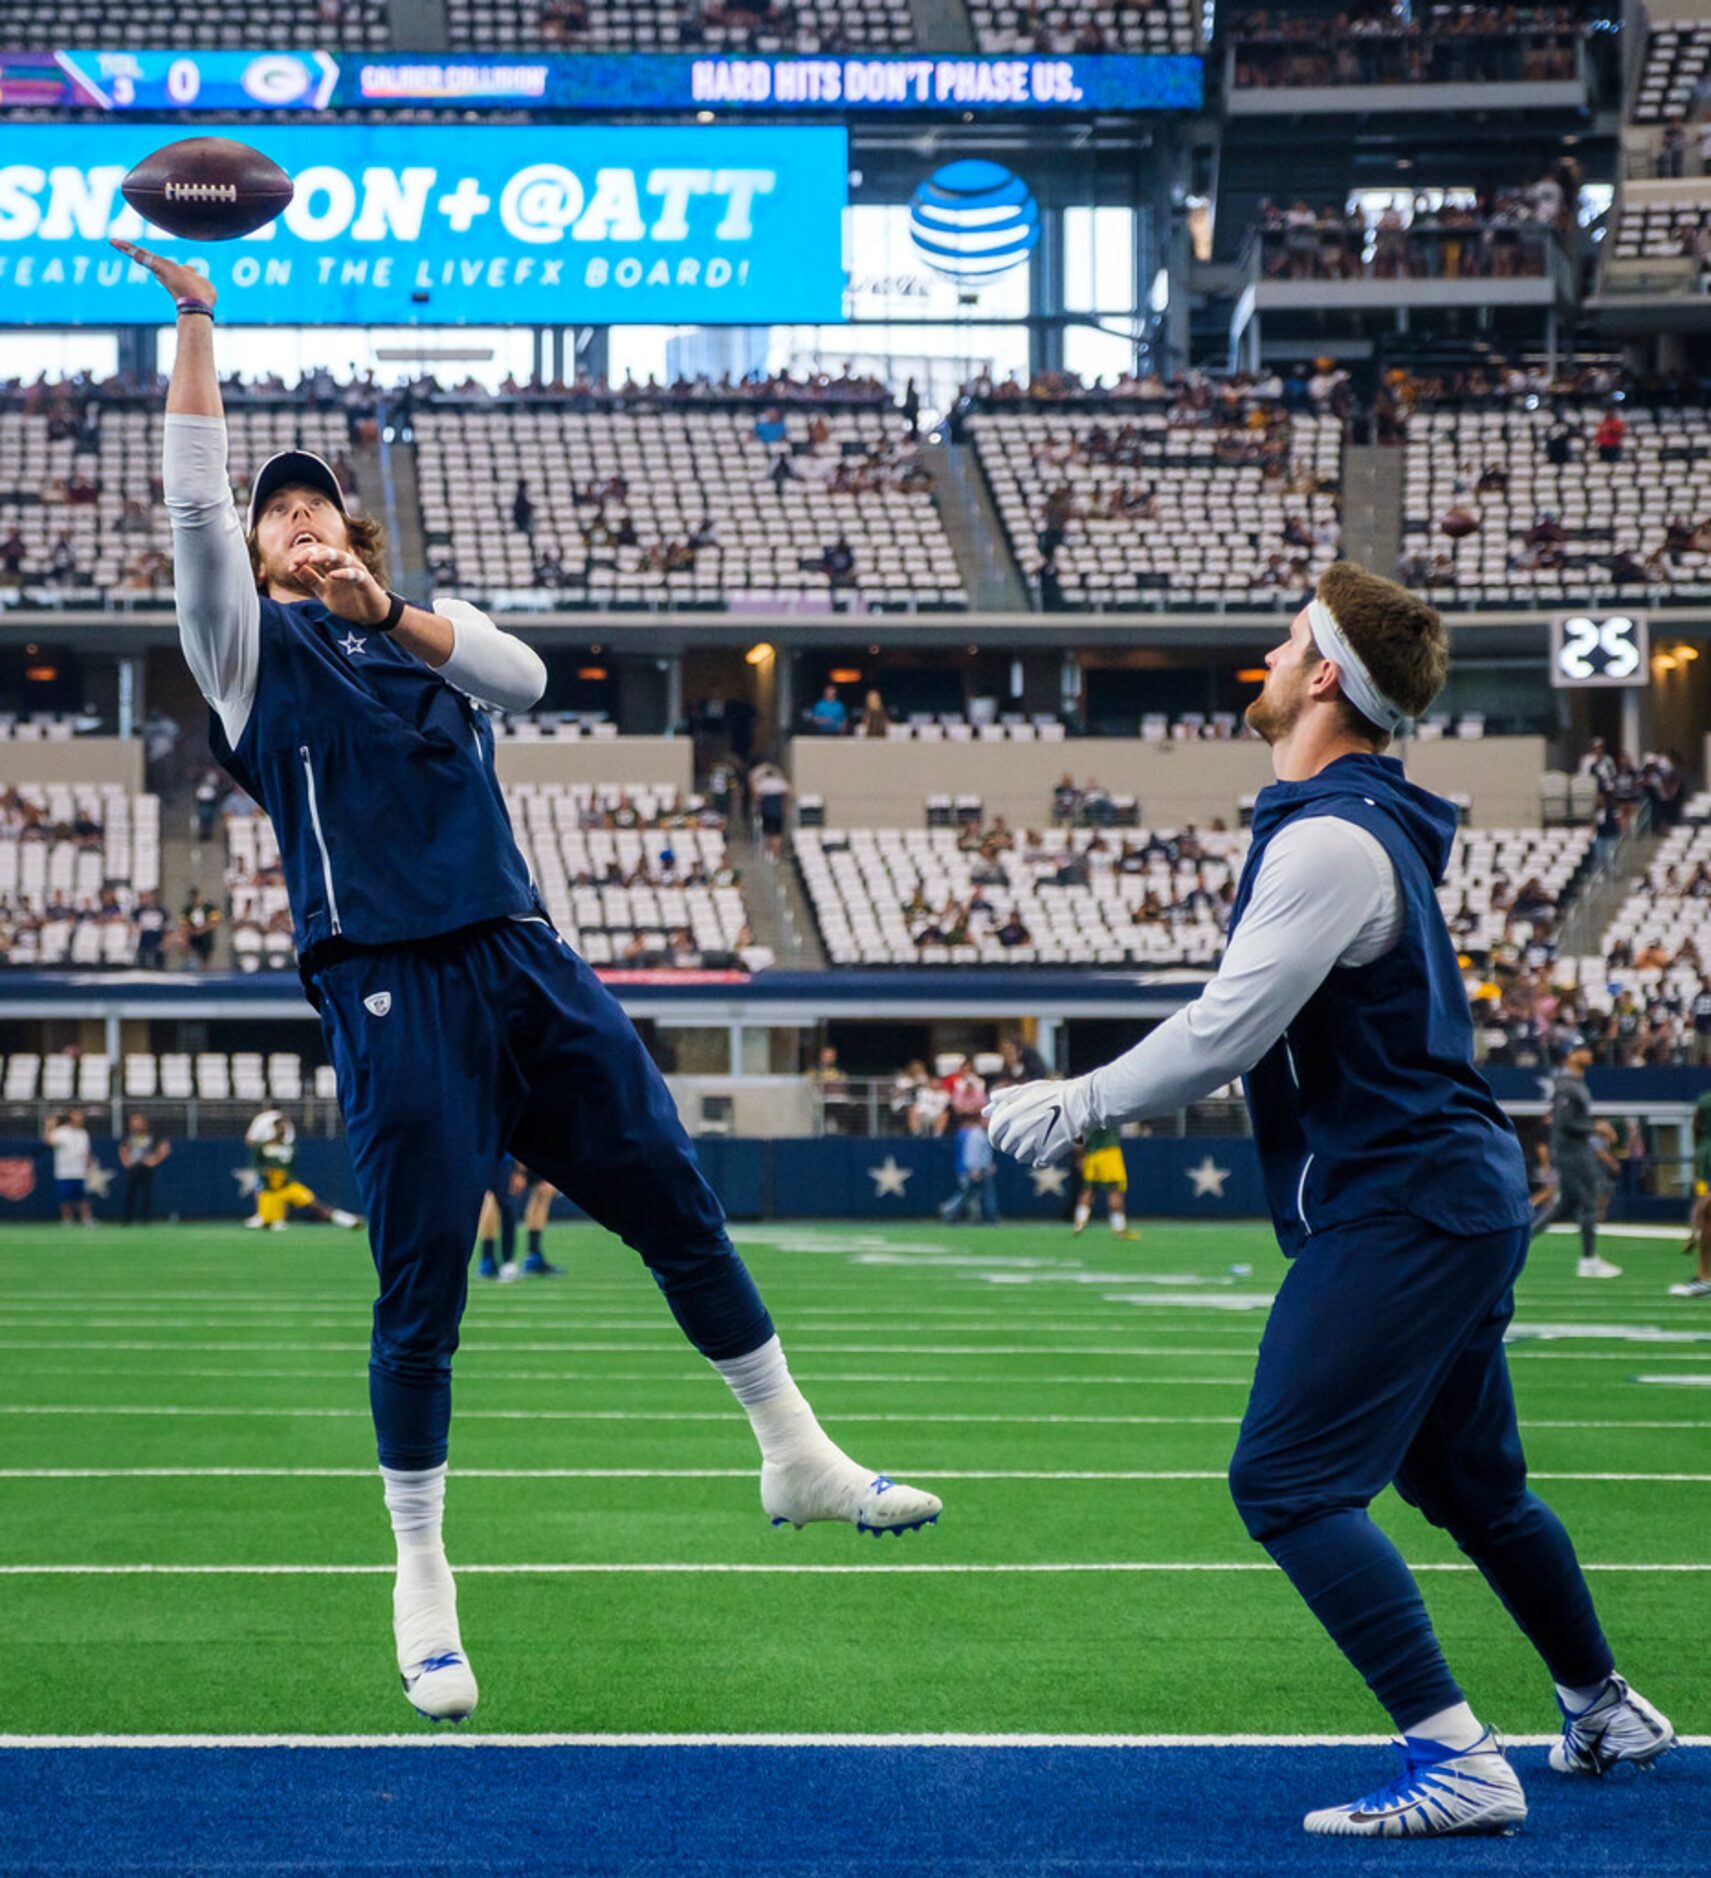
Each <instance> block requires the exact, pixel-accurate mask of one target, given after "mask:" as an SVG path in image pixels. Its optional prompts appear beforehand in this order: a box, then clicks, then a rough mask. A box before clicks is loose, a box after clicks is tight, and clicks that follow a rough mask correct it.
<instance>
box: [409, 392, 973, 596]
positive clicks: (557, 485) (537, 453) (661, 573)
mask: <svg viewBox="0 0 1711 1878" xmlns="http://www.w3.org/2000/svg"><path fill="white" fill-rule="evenodd" d="M756 415H757V414H756V412H755V411H754V410H753V409H738V410H718V411H703V410H676V411H663V412H658V413H645V414H642V413H630V412H612V411H587V410H567V409H563V408H554V407H550V406H548V407H544V408H543V407H540V406H535V407H530V408H525V409H520V410H514V411H498V410H489V409H479V408H473V409H471V408H464V409H457V408H444V409H438V410H428V411H424V412H422V413H420V414H418V416H417V418H416V450H417V474H418V478H419V480H420V484H421V491H422V516H423V526H424V529H425V531H426V535H427V540H428V554H429V559H430V561H431V562H434V563H436V564H437V565H439V566H440V567H441V568H442V570H445V571H443V572H442V575H441V578H442V582H443V584H445V585H448V586H449V585H451V584H452V583H451V580H450V578H449V573H450V572H451V571H455V573H456V576H457V579H458V581H459V582H460V583H461V584H462V586H463V587H465V588H467V589H470V590H472V591H475V592H478V593H484V594H489V595H491V594H493V593H496V592H502V591H505V590H507V589H526V588H531V587H534V586H537V585H540V586H543V587H547V588H549V589H550V590H552V591H553V592H554V594H555V598H556V599H557V601H558V603H559V604H560V605H566V606H595V607H648V606H665V605H671V606H688V607H723V606H726V605H733V606H734V605H738V604H740V603H741V601H742V600H743V599H744V597H745V596H754V597H757V598H759V597H764V598H766V599H769V600H776V599H778V598H779V597H781V596H782V597H783V598H785V599H786V600H787V601H788V602H790V603H791V604H794V605H797V606H811V605H815V604H818V605H822V606H823V605H826V604H827V603H828V601H829V599H830V597H831V589H830V585H829V581H828V577H827V574H826V573H825V572H824V571H822V570H821V569H820V567H819V563H820V562H821V560H822V558H823V557H824V555H825V553H826V551H827V549H828V548H829V547H831V546H833V545H834V544H835V543H836V542H837V541H838V540H839V538H840V537H842V538H843V539H845V540H846V541H847V542H848V544H849V547H850V549H851V552H852V554H853V557H854V566H853V569H852V570H851V573H850V580H849V587H848V594H849V596H850V597H853V600H854V602H855V604H857V605H859V606H863V607H866V606H874V607H885V608H899V609H902V608H911V607H917V606H919V607H935V608H944V607H962V606H965V605H966V604H967V597H966V595H965V594H964V592H963V589H962V583H961V576H960V575H959V573H958V571H957V565H956V557H955V555H954V554H953V552H952V550H951V546H950V542H949V540H948V539H947V538H946V535H945V532H944V528H943V526H942V524H941V523H940V521H939V516H938V511H937V509H936V507H935V505H934V499H933V496H932V493H931V491H930V489H926V488H922V489H918V490H910V489H904V488H902V487H899V486H898V485H897V475H898V474H900V473H901V471H900V469H899V470H898V471H897V472H896V474H893V473H892V472H891V471H889V470H887V471H884V472H881V478H882V486H878V487H871V488H868V487H863V488H858V489H856V490H853V491H848V492H842V491H837V490H834V489H831V488H828V487H827V479H828V478H829V477H830V476H832V475H835V474H836V473H837V472H838V470H839V467H840V465H842V466H844V467H845V468H846V469H848V468H849V467H850V466H858V467H859V466H860V465H861V464H862V463H863V462H864V461H865V460H866V459H867V458H868V456H869V455H870V453H872V452H874V451H875V450H877V449H879V448H880V447H881V446H882V445H884V444H885V443H886V441H887V438H888V431H889V426H888V420H887V418H886V416H885V415H884V414H883V413H881V412H879V411H877V410H861V409H851V408H848V407H834V408H831V409H828V410H825V411H823V412H819V413H814V412H810V411H805V410H803V409H800V408H796V409H792V410H790V411H788V412H787V413H784V414H783V415H782V419H781V421H782V422H783V423H784V425H785V427H786V431H787V433H788V436H789V438H790V440H791V442H792V444H793V445H795V446H796V449H795V453H794V454H791V455H789V456H788V457H787V459H786V460H787V461H788V463H789V464H790V466H791V469H792V470H793V472H794V479H792V480H787V481H785V482H783V483H782V484H781V485H779V486H777V487H775V485H774V482H773V480H772V479H771V478H770V477H769V471H770V470H771V469H772V468H773V466H774V465H775V463H776V462H777V461H778V460H779V457H780V455H781V454H782V452H781V450H780V448H779V447H778V446H774V445H769V444H767V443H764V442H762V441H760V440H759V439H758V438H757V437H756V436H755V434H754V430H755V424H756ZM815 416H818V417H819V418H820V419H821V420H822V421H823V422H824V424H825V426H826V427H827V430H828V431H829V437H828V440H827V442H826V443H824V444H823V445H822V446H820V447H819V448H818V449H817V450H815V451H813V452H812V453H810V452H809V451H808V449H807V443H808V428H809V424H810V422H811V421H812V420H813V419H814V417H815ZM519 481H521V482H523V483H525V484H526V485H527V488H528V493H529V498H530V501H531V503H532V505H533V518H532V534H525V533H524V532H523V531H522V530H520V529H518V528H517V527H516V526H515V525H514V517H513V501H514V495H515V491H516V486H517V484H518V482H519ZM600 487H605V488H607V489H608V490H611V491H613V493H610V494H608V495H607V496H606V497H605V499H604V501H603V502H602V501H599V500H594V499H590V492H591V490H592V489H597V488H600ZM579 493H580V494H581V496H582V497H583V500H581V501H580V502H579V501H578V495H579ZM626 517H627V518H628V520H629V522H630V524H631V525H632V526H633V528H634V535H635V538H634V541H633V542H632V543H630V544H629V545H623V544H621V543H619V542H615V541H607V540H603V539H601V537H602V536H604V535H606V534H608V533H611V534H617V533H620V532H622V524H623V521H624V519H625V518H626ZM704 523H710V524H711V528H712V533H711V537H710V539H709V540H707V541H706V543H705V545H703V546H701V547H699V548H696V549H693V551H692V552H691V551H690V549H691V543H692V537H694V536H695V534H696V532H697V530H698V529H701V528H702V525H703V524H704ZM590 537H593V539H591V538H590ZM670 546H676V547H677V548H679V549H681V550H683V552H684V555H686V556H687V558H686V559H685V564H684V565H683V566H681V567H680V568H677V569H675V570H673V571H667V569H666V568H665V567H664V566H661V565H657V564H653V565H650V561H651V562H655V563H657V562H658V561H659V560H660V558H661V551H662V550H664V549H665V548H667V547H670ZM544 557H550V558H551V559H552V560H553V561H555V562H556V563H557V567H558V569H559V570H561V571H559V572H557V573H552V574H544V575H543V574H542V573H541V562H542V560H543V558H544ZM680 558H682V557H680ZM448 564H449V565H448ZM538 575H540V576H541V577H540V578H539V579H537V576H538Z"/></svg>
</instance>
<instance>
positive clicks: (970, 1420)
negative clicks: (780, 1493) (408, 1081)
mask: <svg viewBox="0 0 1711 1878" xmlns="http://www.w3.org/2000/svg"><path fill="white" fill-rule="evenodd" d="M0 1415H106V1416H119V1415H153V1416H162V1415H164V1416H172V1415H182V1416H207V1417H226V1418H230V1417H233V1416H245V1417H260V1418H262V1419H280V1418H290V1417H294V1416H303V1417H308V1418H312V1419H315V1420H345V1419H349V1420H353V1421H354V1420H361V1421H367V1420H368V1419H369V1411H368V1410H367V1409H366V1408H305V1407H303V1406H302V1405H301V1404H292V1405H290V1406H287V1407H281V1408H259V1407H255V1406H253V1405H249V1404H244V1405H239V1406H229V1407H212V1406H209V1405H206V1404H197V1405H188V1404H177V1405H173V1406H168V1405H166V1404H164V1403H159V1402H147V1403H110V1402H74V1403H64V1402H61V1403H46V1402H0ZM736 1417H737V1411H736V1410H735V1409H734V1408H733V1409H725V1410H712V1409H555V1408H540V1409H535V1408H529V1409H471V1408H465V1409H459V1410H458V1420H459V1421H460V1422H466V1421H505V1422H542V1421H548V1422H727V1423H729V1422H732V1421H734V1420H735V1419H736ZM836 1419H837V1420H838V1421H840V1422H888V1423H903V1424H907V1425H908V1426H909V1427H911V1428H930V1427H937V1426H941V1425H950V1424H957V1425H972V1426H978V1427H1003V1428H1010V1427H1071V1428H1195V1427H1203V1428H1234V1427H1236V1426H1238V1425H1239V1423H1240V1421H1241V1417H1240V1416H1239V1415H939V1414H919V1413H906V1412H894V1413H893V1412H887V1413H880V1412H878V1411H875V1410H865V1409H864V1410H858V1411H855V1412H853V1413H845V1412H843V1411H840V1412H839V1414H838V1415H837V1417H836ZM1525 1426H1526V1427H1527V1428H1529V1429H1533V1428H1604V1429H1616V1430H1622V1429H1628V1428H1653V1429H1689V1430H1692V1431H1693V1432H1695V1433H1704V1432H1707V1431H1711V1419H1700V1420H1695V1421H1650V1420H1636V1419H1631V1418H1628V1417H1624V1418H1622V1419H1621V1420H1618V1421H1609V1420H1595V1419H1585V1420H1581V1419H1563V1418H1560V1417H1554V1418H1553V1417H1547V1418H1543V1419H1537V1418H1533V1419H1529V1420H1527V1421H1526V1423H1525Z"/></svg>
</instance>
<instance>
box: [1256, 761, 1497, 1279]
mask: <svg viewBox="0 0 1711 1878" xmlns="http://www.w3.org/2000/svg"><path fill="white" fill-rule="evenodd" d="M1310 815H1335V816H1337V817H1339V818H1340V819H1341V820H1343V821H1347V822H1353V823H1354V824H1355V825H1356V826H1357V827H1359V828H1364V829H1365V830H1366V831H1367V833H1368V834H1370V835H1372V836H1374V837H1375V838H1376V839H1377V840H1378V841H1379V843H1380V844H1381V845H1382V846H1383V848H1384V851H1385V853H1386V854H1387V855H1388V856H1389V857H1390V862H1391V865H1392V867H1393V868H1394V869H1395V872H1396V881H1397V886H1398V888H1399V890H1400V893H1401V898H1402V908H1403V926H1402V931H1401V934H1400V937H1399V938H1398V940H1397V943H1396V944H1395V946H1393V947H1392V949H1391V950H1390V951H1389V952H1387V953H1386V954H1385V955H1384V957H1383V958H1380V959H1376V960H1374V961H1373V963H1372V964H1370V965H1362V966H1358V967H1354V968H1343V967H1340V966H1334V967H1333V968H1332V970H1331V972H1330V973H1329V975H1328V976H1327V977H1326V979H1325V981H1324V983H1323V984H1322V985H1321V986H1320V987H1319V989H1318V990H1317V991H1316V992H1314V994H1313V996H1312V997H1311V998H1309V999H1308V1000H1307V1003H1306V1004H1305V1005H1304V1006H1303V1007H1302V1009H1301V1010H1300V1011H1299V1012H1298V1013H1297V1015H1296V1016H1295V1018H1294V1019H1293V1021H1292V1022H1291V1023H1290V1025H1289V1028H1288V1030H1287V1031H1286V1032H1285V1033H1284V1035H1283V1036H1282V1037H1281V1038H1280V1039H1279V1040H1278V1042H1277V1043H1275V1044H1274V1045H1273V1046H1272V1048H1271V1049H1270V1050H1268V1051H1267V1052H1266V1054H1265V1055H1264V1056H1263V1057H1262V1058H1261V1059H1260V1060H1259V1062H1258V1063H1257V1064H1255V1066H1254V1067H1253V1069H1252V1070H1250V1071H1249V1073H1248V1075H1247V1077H1246V1078H1245V1088H1246V1091H1247V1101H1248V1113H1249V1115H1250V1117H1251V1118H1252V1122H1253V1131H1254V1139H1255V1142H1256V1145H1257V1146H1258V1148H1259V1154H1260V1162H1261V1166H1262V1169H1263V1172H1264V1176H1265V1190H1266V1200H1267V1203H1268V1205H1269V1206H1270V1209H1271V1214H1272V1218H1273V1221H1274V1222H1275V1224H1276V1227H1277V1236H1278V1242H1279V1243H1280V1245H1281V1246H1282V1247H1283V1250H1284V1251H1285V1252H1286V1253H1288V1254H1289V1255H1291V1256H1293V1255H1294V1254H1295V1253H1296V1252H1298V1251H1299V1250H1300V1249H1301V1247H1302V1246H1303V1245H1305V1244H1306V1243H1307V1242H1308V1240H1309V1239H1310V1238H1311V1236H1312V1235H1313V1234H1314V1233H1315V1232H1322V1231H1324V1230H1326V1229H1327V1228H1329V1227H1333V1226H1343V1225H1347V1224H1350V1223H1352V1222H1355V1221H1361V1220H1368V1219H1373V1218H1376V1217H1381V1216H1384V1215H1392V1216H1393V1215H1396V1214H1402V1215H1405V1216H1407V1217H1410V1218H1414V1219H1418V1220H1420V1221H1422V1222H1424V1223H1425V1224H1427V1225H1429V1226H1431V1227H1432V1228H1434V1229H1435V1230H1437V1231H1439V1232H1443V1233H1449V1234H1452V1235H1468V1236H1471V1235H1474V1234H1480V1233H1488V1232H1500V1231H1503V1230H1505V1229H1507V1228H1510V1227H1515V1226H1522V1225H1525V1224H1526V1223H1527V1221H1528V1218H1529V1216H1530V1212H1529V1207H1528V1203H1527V1177H1526V1166H1525V1162H1524V1159H1523V1156H1522V1153H1521V1145H1520V1141H1519V1140H1518V1138H1517V1136H1516V1133H1515V1129H1514V1127H1513V1125H1512V1124H1511V1123H1510V1121H1509V1118H1508V1117H1507V1116H1506V1115H1505V1114H1504V1113H1503V1111H1502V1109H1501V1108H1499V1107H1498V1105H1497V1102H1496V1100H1495V1098H1494V1097H1493V1096H1492V1094H1491V1091H1490V1089H1489V1088H1488V1087H1487V1086H1486V1083H1485V1080H1484V1078H1483V1077H1482V1076H1481V1075H1480V1074H1479V1072H1478V1071H1477V1070H1476V1069H1475V1068H1474V1066H1473V1020H1472V1018H1471V1016H1470V1014H1469V1011H1468V1002H1467V992H1466V989H1465V987H1464V986H1463V983H1462V976H1461V970H1460V967H1459V965H1458V964H1457V960H1456V951H1455V946H1454V944H1453V943H1452V941H1451V939H1450V935H1449V930H1448V928H1447V927H1446V926H1445V924H1444V918H1443V914H1442V912H1441V911H1440V909H1439V907H1438V903H1437V897H1436V888H1437V886H1438V883H1439V882H1440V881H1441V880H1442V878H1443V873H1444V867H1445V865H1446V863H1447V862H1448V860H1449V855H1450V847H1451V844H1452V842H1453V840H1454V836H1455V828H1456V815H1455V810H1454V809H1453V808H1452V807H1451V806H1450V804H1449V803H1447V802H1445V801H1443V800H1442V799H1441V798H1439V797H1437V796H1434V795H1431V794H1429V793H1428V792H1427V791H1426V790H1424V789H1420V788H1417V787H1416V786H1415V785H1414V784H1412V783H1410V782H1409V781H1408V780H1407V778H1406V777H1405V776H1404V775H1403V773H1402V765H1401V764H1400V763H1399V762H1398V761H1397V760H1396V758H1394V757H1388V756H1376V755H1373V756H1366V755H1361V756H1345V757H1339V758H1338V759H1337V761H1336V762H1334V763H1332V764H1330V765H1329V766H1328V767H1327V768H1325V769H1323V770H1321V771H1320V773H1319V774H1318V775H1317V776H1314V777H1310V778H1309V779H1308V780H1307V781H1306V782H1293V783H1273V784H1272V785H1271V786H1270V787H1269V788H1268V789H1265V790H1262V791H1261V793H1260V796H1259V799H1258V800H1257V802H1256V803H1255V805H1254V822H1253V845H1252V847H1251V848H1250V849H1249V850H1248V857H1247V864H1246V866H1245V867H1244V868H1243V870H1242V878H1241V881H1240V884H1239V885H1238V887H1237V891H1236V898H1235V903H1234V906H1233V908H1232V917H1231V921H1230V930H1231V932H1232V933H1234V931H1235V930H1236V928H1237V926H1238V925H1239V924H1240V923H1241V918H1242V915H1243V913H1244V912H1245V911H1246V908H1247V905H1248V901H1249V899H1250V898H1251V897H1252V894H1253V887H1254V882H1255V880H1256V879H1257V878H1258V874H1259V868H1260V863H1261V861H1262V860H1263V859H1264V857H1265V851H1266V848H1267V846H1268V845H1269V843H1270V841H1271V838H1272V837H1273V836H1274V835H1275V834H1276V833H1277V831H1278V830H1279V829H1280V828H1283V827H1285V826H1286V825H1287V824H1288V823H1290V822H1291V821H1294V820H1295V819H1297V818H1298V817H1302V816H1310Z"/></svg>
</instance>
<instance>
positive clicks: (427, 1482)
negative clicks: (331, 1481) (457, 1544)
mask: <svg viewBox="0 0 1711 1878" xmlns="http://www.w3.org/2000/svg"><path fill="white" fill-rule="evenodd" d="M380 1480H381V1486H382V1488H383V1489H384V1491H385V1494H386V1510H387V1512H388V1513H389V1514H390V1515H391V1518H392V1536H393V1537H394V1538H395V1539H396V1540H397V1541H398V1569H399V1570H400V1571H403V1569H404V1567H405V1565H406V1563H407V1562H413V1561H415V1560H417V1559H419V1558H422V1557H424V1556H437V1557H439V1558H444V1557H445V1545H444V1543H443V1541H442V1540H441V1538H440V1527H441V1525H442V1523H443V1522H444V1520H445V1514H446V1464H445V1462H444V1461H441V1462H440V1464H439V1466H438V1467H429V1468H425V1469H424V1470H423V1471H422V1472H420V1473H410V1472H406V1471H404V1470H402V1469H399V1468H396V1467H383V1468H381V1470H380Z"/></svg>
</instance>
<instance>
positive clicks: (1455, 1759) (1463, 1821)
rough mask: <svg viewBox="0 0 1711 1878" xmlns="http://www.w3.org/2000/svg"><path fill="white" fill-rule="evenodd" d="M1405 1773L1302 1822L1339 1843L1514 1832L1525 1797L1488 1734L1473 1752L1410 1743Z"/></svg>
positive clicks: (1412, 1739)
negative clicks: (1334, 1838) (1362, 1796)
mask: <svg viewBox="0 0 1711 1878" xmlns="http://www.w3.org/2000/svg"><path fill="white" fill-rule="evenodd" d="M1399 1745H1400V1747H1401V1749H1402V1771H1401V1773H1399V1774H1398V1775H1397V1776H1396V1778H1395V1779H1394V1780H1393V1781H1391V1783H1390V1785H1389V1786H1387V1787H1380V1788H1378V1790H1377V1791H1376V1792H1374V1793H1369V1794H1367V1795H1366V1797H1365V1798H1364V1799H1359V1800H1352V1801H1350V1803H1349V1804H1348V1805H1347V1806H1327V1807H1323V1808H1321V1809H1320V1811H1318V1812H1316V1813H1309V1814H1308V1815H1307V1817H1306V1818H1305V1819H1304V1820H1303V1821H1302V1822H1301V1824H1302V1825H1303V1826H1304V1827H1305V1828H1306V1830H1307V1831H1308V1832H1316V1833H1329V1834H1331V1835H1333V1836H1335V1837H1340V1838H1359V1839H1435V1838H1445V1837H1448V1836H1449V1835H1451V1834H1454V1833H1473V1832H1513V1831H1514V1830H1515V1828H1516V1827H1517V1826H1519V1825H1520V1824H1521V1822H1522V1821H1523V1820H1524V1819H1525V1818H1526V1817H1527V1796H1526V1795H1525V1794H1524V1793H1523V1792H1522V1791H1521V1783H1520V1781H1519V1780H1517V1779H1516V1778H1515V1770H1514V1768H1512V1767H1511V1766H1510V1765H1509V1762H1508V1760H1507V1759H1506V1758H1505V1756H1504V1753H1503V1743H1502V1741H1501V1740H1499V1739H1498V1737H1497V1735H1496V1734H1495V1733H1494V1732H1493V1731H1492V1730H1491V1729H1489V1728H1487V1729H1486V1731H1485V1733H1484V1734H1482V1735H1481V1736H1480V1737H1479V1739H1478V1740H1477V1741H1476V1742H1475V1743H1474V1744H1473V1746H1472V1747H1471V1748H1461V1749H1457V1748H1451V1747H1446V1746H1445V1745H1444V1743H1443V1742H1441V1741H1424V1740H1421V1739H1420V1738H1419V1737H1418V1736H1416V1735H1407V1736H1405V1737H1404V1738H1403V1740H1402V1741H1401V1743H1400V1744H1399Z"/></svg>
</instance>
